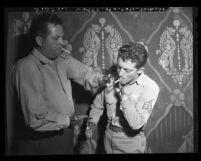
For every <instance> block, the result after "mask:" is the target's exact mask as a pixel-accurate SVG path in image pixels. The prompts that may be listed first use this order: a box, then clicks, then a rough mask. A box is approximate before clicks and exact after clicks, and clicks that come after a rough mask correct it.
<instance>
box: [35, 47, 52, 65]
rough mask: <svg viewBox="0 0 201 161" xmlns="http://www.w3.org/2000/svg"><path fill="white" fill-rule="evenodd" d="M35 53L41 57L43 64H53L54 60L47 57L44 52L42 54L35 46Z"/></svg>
mask: <svg viewBox="0 0 201 161" xmlns="http://www.w3.org/2000/svg"><path fill="white" fill-rule="evenodd" d="M32 53H33V55H34V56H35V57H36V58H38V59H39V61H41V62H42V64H48V63H49V64H51V63H52V62H53V61H52V60H50V59H48V58H46V57H45V56H44V55H43V54H41V52H39V51H38V49H36V48H34V49H33V52H32Z"/></svg>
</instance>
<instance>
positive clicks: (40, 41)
mask: <svg viewBox="0 0 201 161" xmlns="http://www.w3.org/2000/svg"><path fill="white" fill-rule="evenodd" d="M36 43H37V44H38V46H40V47H42V43H43V38H42V37H41V36H36Z"/></svg>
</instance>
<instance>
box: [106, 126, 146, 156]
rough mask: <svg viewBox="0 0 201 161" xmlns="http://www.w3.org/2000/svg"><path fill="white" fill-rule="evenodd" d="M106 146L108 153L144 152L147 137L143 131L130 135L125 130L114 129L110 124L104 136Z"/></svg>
mask: <svg viewBox="0 0 201 161" xmlns="http://www.w3.org/2000/svg"><path fill="white" fill-rule="evenodd" d="M104 147H105V151H106V153H108V154H121V153H144V152H145V149H146V138H145V134H144V132H143V131H141V132H139V133H138V134H137V135H135V136H128V135H127V134H126V133H125V132H123V131H113V130H111V128H110V127H109V126H108V127H107V129H106V131H105V136H104Z"/></svg>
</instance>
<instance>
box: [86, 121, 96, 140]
mask: <svg viewBox="0 0 201 161" xmlns="http://www.w3.org/2000/svg"><path fill="white" fill-rule="evenodd" d="M96 127H97V125H96V124H95V123H94V122H92V121H91V120H90V119H88V120H87V127H86V130H85V136H86V139H91V138H92V137H93V135H94V132H95V130H96Z"/></svg>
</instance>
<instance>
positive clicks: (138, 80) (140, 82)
mask: <svg viewBox="0 0 201 161" xmlns="http://www.w3.org/2000/svg"><path fill="white" fill-rule="evenodd" d="M143 79H144V73H143V72H142V73H141V74H140V75H139V77H138V78H137V80H135V81H133V82H131V83H129V85H133V84H137V85H143Z"/></svg>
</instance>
